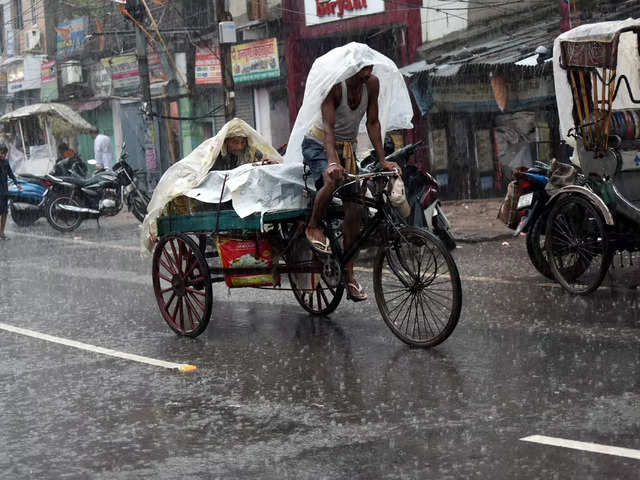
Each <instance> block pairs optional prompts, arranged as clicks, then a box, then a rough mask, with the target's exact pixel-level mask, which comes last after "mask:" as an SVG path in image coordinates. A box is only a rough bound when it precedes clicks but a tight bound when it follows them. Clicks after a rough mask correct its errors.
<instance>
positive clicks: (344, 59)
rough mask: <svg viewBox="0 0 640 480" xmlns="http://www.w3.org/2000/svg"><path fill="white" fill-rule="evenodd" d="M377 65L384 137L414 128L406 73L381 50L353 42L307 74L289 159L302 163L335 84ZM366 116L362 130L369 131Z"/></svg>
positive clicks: (319, 60) (318, 61)
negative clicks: (306, 142) (305, 146)
mask: <svg viewBox="0 0 640 480" xmlns="http://www.w3.org/2000/svg"><path fill="white" fill-rule="evenodd" d="M369 65H373V74H374V75H375V76H376V77H378V79H379V80H380V93H379V95H378V117H379V120H380V127H381V133H382V138H384V135H385V133H386V132H387V131H390V130H400V129H408V128H413V125H412V124H411V118H412V117H413V109H412V107H411V99H410V98H409V91H408V90H407V86H406V84H405V81H404V77H403V76H402V74H401V73H400V71H399V70H398V67H397V66H396V64H395V63H394V62H393V61H392V60H391V59H389V58H388V57H386V56H384V55H383V54H381V53H380V52H377V51H376V50H374V49H372V48H371V47H369V46H368V45H364V44H362V43H357V42H351V43H349V44H347V45H344V46H342V47H338V48H334V49H333V50H331V51H329V52H328V53H326V54H324V55H322V56H321V57H318V58H317V59H316V60H315V62H313V65H312V66H311V71H310V72H309V76H308V77H307V83H306V87H305V91H304V100H303V102H302V107H301V108H300V111H299V112H298V117H297V118H296V122H295V124H294V126H293V130H292V131H291V136H290V137H289V143H288V144H287V153H286V154H285V163H287V164H289V163H302V140H303V139H304V136H305V134H306V133H307V132H308V131H309V129H310V128H311V126H312V125H313V123H314V120H315V119H317V118H318V116H321V115H322V113H321V110H320V107H321V105H322V102H323V101H324V99H325V98H326V97H327V95H328V94H329V91H330V90H331V88H332V87H333V86H334V85H335V84H337V83H340V82H342V81H344V80H346V79H347V78H349V77H351V76H353V75H355V74H356V73H358V72H359V71H360V70H362V69H363V68H364V67H366V66H369ZM365 119H366V115H365V118H364V119H363V123H362V124H361V125H360V130H361V131H365V128H364V126H365Z"/></svg>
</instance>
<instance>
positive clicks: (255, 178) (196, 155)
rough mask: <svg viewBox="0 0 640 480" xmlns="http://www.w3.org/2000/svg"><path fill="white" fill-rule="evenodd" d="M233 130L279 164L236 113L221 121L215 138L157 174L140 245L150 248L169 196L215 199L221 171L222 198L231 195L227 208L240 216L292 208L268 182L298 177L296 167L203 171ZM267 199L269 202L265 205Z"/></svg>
mask: <svg viewBox="0 0 640 480" xmlns="http://www.w3.org/2000/svg"><path fill="white" fill-rule="evenodd" d="M238 135H244V136H246V137H247V145H248V148H249V150H256V149H257V150H260V151H261V152H262V154H263V155H264V158H266V159H269V160H271V161H274V162H279V163H282V157H281V156H280V155H279V154H278V152H277V151H276V150H275V149H274V148H273V147H272V146H271V145H270V144H269V142H268V141H267V140H265V139H264V137H262V136H261V135H260V134H259V133H258V132H256V131H255V130H254V129H253V128H251V126H250V125H249V124H247V123H246V122H244V121H243V120H241V119H239V118H234V119H233V120H231V121H229V122H227V123H226V124H225V125H224V126H223V127H222V128H221V129H220V131H219V132H218V133H217V135H216V136H215V137H212V138H209V139H207V140H205V141H204V142H202V143H201V144H200V145H199V146H198V147H197V148H196V149H195V150H193V151H192V152H191V153H190V154H189V155H187V156H186V157H185V158H183V159H182V160H180V161H179V162H177V163H174V164H173V165H171V166H170V167H169V168H168V169H167V171H166V172H164V175H162V178H160V181H159V182H158V185H157V186H156V188H155V190H154V191H153V196H152V197H151V202H149V206H148V207H147V211H148V212H149V213H148V214H147V216H146V217H145V219H144V222H143V225H142V234H141V243H142V247H143V249H146V250H151V248H152V246H153V243H152V237H153V238H155V237H156V236H157V234H158V225H157V219H158V217H159V216H160V215H161V214H162V212H163V210H164V208H165V207H166V206H167V204H168V203H169V202H170V201H171V200H172V199H174V198H176V197H178V196H180V195H187V196H189V197H192V198H196V199H198V200H199V201H202V202H207V203H218V200H219V199H220V198H219V197H220V191H221V190H222V182H223V181H224V176H225V174H228V177H227V181H226V184H225V195H223V199H222V200H223V201H227V200H229V199H232V200H233V208H234V209H235V210H236V212H237V213H238V215H240V216H241V217H246V216H247V215H250V214H252V213H255V212H264V211H266V210H277V209H290V208H295V205H294V206H289V205H286V202H287V200H288V199H289V196H288V195H285V196H284V197H282V196H281V194H279V193H278V192H277V191H275V190H274V188H275V187H274V185H276V184H280V183H286V182H289V181H290V180H291V179H293V178H294V177H295V176H296V175H298V174H299V179H298V182H299V181H301V180H302V168H301V167H300V168H299V169H298V171H297V172H294V171H293V169H291V168H284V165H270V166H267V165H265V166H259V167H254V166H253V165H251V164H245V165H240V166H238V167H237V168H235V169H233V170H229V171H227V172H222V171H213V172H209V170H210V169H211V167H212V166H213V165H214V163H215V161H216V160H217V158H218V155H219V154H220V153H221V152H222V150H223V145H224V140H225V139H226V138H227V136H229V137H233V136H238ZM271 201H273V202H275V203H274V204H271V205H269V204H268V203H269V202H271ZM283 203H284V205H283Z"/></svg>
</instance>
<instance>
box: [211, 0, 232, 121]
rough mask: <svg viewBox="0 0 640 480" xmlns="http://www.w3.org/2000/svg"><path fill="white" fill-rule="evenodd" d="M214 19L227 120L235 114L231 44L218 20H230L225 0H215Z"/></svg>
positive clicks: (225, 117)
mask: <svg viewBox="0 0 640 480" xmlns="http://www.w3.org/2000/svg"><path fill="white" fill-rule="evenodd" d="M216 20H217V21H218V51H219V54H220V69H221V71H222V90H223V92H224V119H225V121H226V122H228V121H229V120H231V119H232V118H233V117H235V116H236V92H235V90H234V84H233V69H232V68H231V44H230V43H226V42H224V41H223V38H222V35H221V34H220V22H225V21H231V20H232V17H231V13H229V11H228V10H227V8H226V1H225V0H216Z"/></svg>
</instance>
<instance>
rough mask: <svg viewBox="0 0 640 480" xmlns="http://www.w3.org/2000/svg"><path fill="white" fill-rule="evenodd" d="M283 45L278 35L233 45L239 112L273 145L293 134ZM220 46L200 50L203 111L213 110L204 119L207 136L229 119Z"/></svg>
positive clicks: (197, 74)
mask: <svg viewBox="0 0 640 480" xmlns="http://www.w3.org/2000/svg"><path fill="white" fill-rule="evenodd" d="M280 52H282V45H279V44H278V41H277V39H276V38H267V39H263V40H256V41H253V42H244V43H239V44H235V45H233V46H232V47H231V62H232V72H233V80H234V85H235V87H234V91H235V102H236V114H235V116H236V117H238V118H241V119H242V120H244V121H245V122H247V123H248V124H249V125H251V126H252V127H254V128H255V129H256V130H258V131H259V132H260V133H261V134H262V135H263V136H264V137H265V138H267V139H270V140H271V142H272V144H273V145H276V146H278V145H281V144H282V143H285V142H286V141H287V139H288V137H289V125H288V121H287V120H286V119H287V118H288V114H287V113H288V112H287V103H286V98H287V91H286V87H285V76H284V72H285V69H284V58H283V57H282V56H281V54H280ZM217 55H218V54H217V50H215V49H209V48H206V47H201V48H198V49H197V50H196V62H195V65H196V66H195V68H196V71H195V83H196V93H195V96H196V98H198V99H199V101H198V102H197V105H198V108H197V113H198V115H197V116H199V115H205V114H206V113H207V112H213V118H212V119H206V118H203V119H200V120H199V121H198V124H199V125H201V127H202V130H203V136H204V138H209V137H210V136H213V135H215V134H216V133H217V132H218V130H220V128H222V126H223V125H224V123H225V116H224V107H223V105H224V97H223V91H222V85H221V84H222V75H221V72H220V62H219V60H218V57H217Z"/></svg>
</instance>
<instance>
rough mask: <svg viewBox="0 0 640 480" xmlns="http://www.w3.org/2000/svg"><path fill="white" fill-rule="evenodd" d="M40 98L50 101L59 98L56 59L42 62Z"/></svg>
mask: <svg viewBox="0 0 640 480" xmlns="http://www.w3.org/2000/svg"><path fill="white" fill-rule="evenodd" d="M40 81H41V82H42V84H41V86H40V100H41V101H43V102H50V101H53V100H57V99H58V75H57V68H56V61H55V60H49V61H48V62H42V65H41V66H40Z"/></svg>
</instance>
